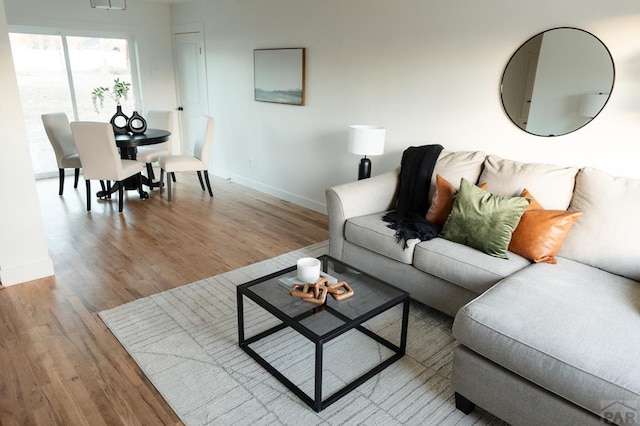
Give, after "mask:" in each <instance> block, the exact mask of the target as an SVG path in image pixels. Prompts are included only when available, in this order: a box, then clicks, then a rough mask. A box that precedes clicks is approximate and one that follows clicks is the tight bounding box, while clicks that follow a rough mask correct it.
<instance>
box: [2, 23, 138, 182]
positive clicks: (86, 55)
mask: <svg viewBox="0 0 640 426" xmlns="http://www.w3.org/2000/svg"><path fill="white" fill-rule="evenodd" d="M9 36H10V41H11V49H12V52H13V60H14V65H15V69H16V75H17V78H18V87H19V90H20V98H21V102H22V109H23V113H24V119H25V125H26V128H27V139H28V141H29V147H30V150H31V157H32V161H33V168H34V172H35V174H36V177H45V176H51V175H52V172H56V171H57V168H58V167H57V165H56V159H55V155H54V153H53V149H52V148H51V144H50V143H49V140H48V139H47V135H46V133H45V131H44V127H43V125H42V119H41V118H40V116H41V115H42V114H44V113H48V112H64V113H66V114H67V116H68V117H69V121H74V120H95V121H105V122H106V121H109V120H110V119H111V116H112V115H113V114H114V113H115V109H116V105H115V102H114V101H112V100H111V99H108V98H106V99H105V102H104V108H102V109H100V110H99V111H98V112H96V111H95V110H94V107H93V102H92V100H91V91H92V90H93V88H94V87H96V86H106V87H111V86H112V85H113V81H114V79H116V78H119V79H120V80H123V81H126V82H129V83H132V90H131V91H130V92H129V96H128V99H127V100H124V101H122V102H121V103H122V108H123V110H124V111H125V113H126V112H129V113H131V112H133V110H134V109H135V96H134V93H136V91H135V89H136V88H135V84H133V83H134V79H133V77H132V72H131V62H130V52H129V42H128V40H127V39H126V38H101V37H79V36H67V35H60V34H31V33H17V32H11V33H10V34H9ZM99 106H100V105H99V104H98V107H99Z"/></svg>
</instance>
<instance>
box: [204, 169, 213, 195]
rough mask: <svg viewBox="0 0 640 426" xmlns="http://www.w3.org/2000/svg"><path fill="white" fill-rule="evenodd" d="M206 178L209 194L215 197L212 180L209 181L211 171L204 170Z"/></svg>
mask: <svg viewBox="0 0 640 426" xmlns="http://www.w3.org/2000/svg"><path fill="white" fill-rule="evenodd" d="M204 180H205V182H207V189H208V190H209V196H210V197H213V191H212V190H211V182H209V171H208V170H205V171H204Z"/></svg>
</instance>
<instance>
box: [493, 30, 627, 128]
mask: <svg viewBox="0 0 640 426" xmlns="http://www.w3.org/2000/svg"><path fill="white" fill-rule="evenodd" d="M614 79H615V67H614V64H613V58H612V57H611V53H610V52H609V49H607V47H606V46H605V45H604V43H602V41H600V39H599V38H597V37H596V36H594V35H593V34H591V33H589V32H587V31H584V30H581V29H578V28H569V27H561V28H553V29H550V30H547V31H543V32H541V33H540V34H536V35H535V36H533V37H531V38H530V39H529V40H527V41H526V42H525V43H524V44H523V45H522V46H520V47H519V48H518V50H516V52H515V53H514V54H513V56H512V57H511V59H510V60H509V62H508V63H507V66H506V67H505V70H504V73H503V74H502V83H501V87H500V94H501V99H502V106H503V107H504V110H505V112H506V114H507V115H508V116H509V118H510V119H511V121H512V122H513V123H514V124H515V125H516V126H518V127H519V128H521V129H522V130H524V131H526V132H528V133H531V134H532V135H537V136H560V135H565V134H567V133H571V132H573V131H575V130H577V129H579V128H581V127H583V126H584V125H586V124H587V123H589V122H590V121H591V120H593V118H594V117H595V116H596V115H598V114H599V113H600V111H601V110H602V108H604V106H605V104H606V103H607V101H608V100H609V96H610V95H611V91H612V90H613V82H614Z"/></svg>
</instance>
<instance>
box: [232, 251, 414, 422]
mask: <svg viewBox="0 0 640 426" xmlns="http://www.w3.org/2000/svg"><path fill="white" fill-rule="evenodd" d="M318 259H320V260H321V261H322V270H323V271H325V272H326V271H327V265H328V262H329V261H331V262H333V263H334V265H340V266H342V267H345V268H348V269H351V270H353V271H357V272H358V273H360V274H362V275H364V276H366V277H368V278H369V279H372V280H375V281H377V282H378V283H379V284H381V285H383V286H388V287H390V288H393V289H395V290H397V291H398V296H397V297H394V298H392V299H390V300H388V301H386V302H385V303H382V304H380V305H379V306H377V307H375V308H374V309H371V310H369V311H368V312H366V313H364V314H362V315H360V316H358V317H357V318H353V319H351V318H348V317H347V316H345V315H343V314H342V313H340V312H338V311H336V310H335V309H333V308H331V307H330V306H327V304H326V302H325V304H323V305H319V306H318V305H312V304H311V303H309V302H305V303H309V305H310V307H309V310H308V311H307V312H305V313H303V314H301V315H298V316H296V317H293V318H291V317H290V316H289V315H287V314H286V313H284V312H282V311H281V310H280V309H278V308H277V307H276V306H273V305H272V304H271V303H269V302H268V301H266V300H265V299H264V298H262V297H260V296H259V295H258V294H256V293H254V292H252V291H251V287H252V286H254V285H256V284H260V283H263V282H265V281H268V280H271V279H274V278H277V277H279V276H284V275H285V274H288V273H291V272H292V271H294V270H295V269H296V267H295V266H292V267H289V268H287V269H283V270H281V271H278V272H275V273H272V274H269V275H267V276H264V277H262V278H258V279H255V280H253V281H250V282H248V283H246V284H242V285H240V286H238V287H237V290H236V296H237V304H238V341H239V346H240V347H241V348H242V349H243V350H244V351H245V352H246V353H247V354H249V356H251V358H253V359H254V360H255V361H257V362H258V363H259V364H260V365H261V366H262V367H263V368H265V369H266V370H267V371H268V372H269V373H271V374H272V375H273V376H274V377H275V378H276V379H278V380H279V381H280V382H281V383H282V384H283V385H285V386H286V387H287V388H288V389H289V390H291V391H292V392H293V393H294V394H296V395H297V396H298V397H299V398H300V399H301V400H302V401H304V402H305V403H306V404H307V405H309V406H310V407H311V408H313V409H314V410H315V411H316V412H320V411H321V410H323V409H324V408H326V407H327V406H329V405H330V404H332V403H334V402H335V401H337V400H338V399H340V398H342V397H343V396H344V395H346V394H347V393H349V392H351V391H352V390H353V389H355V388H356V387H358V386H359V385H361V384H362V383H364V382H365V381H367V380H369V379H370V378H371V377H373V376H374V375H376V374H378V373H379V372H381V371H382V370H384V369H385V368H387V367H388V366H389V365H391V364H393V363H394V362H395V361H397V360H398V359H400V358H402V357H403V356H404V354H405V350H406V346H407V325H408V322H409V306H410V300H411V299H410V295H409V293H407V292H405V291H403V290H401V289H398V288H397V287H395V286H393V285H391V284H388V283H386V282H384V281H381V280H380V279H377V278H375V277H373V276H371V275H368V274H367V273H366V272H364V271H361V270H359V269H357V268H354V267H352V266H350V265H348V264H346V263H344V262H341V261H339V260H337V259H334V258H332V257H330V256H328V255H324V256H320V257H319V258H318ZM244 297H247V298H249V299H250V300H252V301H254V302H255V303H256V304H257V305H258V306H260V307H261V308H263V309H265V310H266V311H268V312H269V313H271V314H272V315H273V316H275V317H276V318H278V319H279V320H280V321H282V322H281V323H280V324H278V325H276V326H274V327H272V328H270V329H268V330H265V331H263V332H261V333H258V334H256V335H255V336H252V337H249V338H245V333H244V331H245V330H244V303H243V299H244ZM288 297H290V296H288ZM328 297H330V296H328ZM353 297H358V294H357V293H356V294H355V295H354V296H353ZM399 304H402V305H403V308H402V326H401V334H400V346H397V345H395V344H394V343H392V342H390V341H388V340H386V339H384V338H383V337H381V336H379V335H377V334H376V333H374V332H372V331H371V330H368V329H367V328H365V327H363V326H362V324H363V323H365V322H366V321H368V320H370V319H372V318H374V317H376V316H377V315H380V314H382V313H383V312H385V311H387V310H389V309H391V308H393V307H394V306H397V305H399ZM320 311H326V312H328V313H330V314H332V315H334V316H336V317H338V318H340V319H341V320H342V321H344V324H343V325H341V326H339V327H336V328H334V329H332V330H331V331H329V332H327V333H325V334H323V335H317V334H316V333H314V332H312V331H310V330H309V329H308V328H306V327H305V326H303V325H302V324H300V321H301V320H303V319H305V318H307V317H309V316H312V315H314V314H316V313H317V312H320ZM287 327H291V328H292V329H294V330H295V331H297V332H298V333H300V334H301V335H302V336H304V337H306V338H307V339H308V340H310V341H311V342H312V343H313V344H314V345H315V385H314V398H311V397H309V396H308V395H307V394H306V393H305V392H304V391H303V390H302V389H300V388H299V387H298V386H297V385H295V384H294V383H293V382H292V381H291V380H289V379H288V378H287V377H285V376H284V375H283V374H282V373H281V372H280V371H278V370H277V369H276V368H275V367H273V366H272V365H271V364H269V362H268V361H267V360H265V359H264V358H263V357H262V356H260V355H259V354H258V353H257V352H255V351H254V350H253V349H252V348H251V347H250V346H249V345H251V344H252V343H255V342H257V341H259V340H261V339H263V338H265V337H267V336H270V335H272V334H274V333H277V332H278V331H281V330H283V329H285V328H287ZM353 329H355V330H358V331H360V332H361V333H364V334H365V335H366V336H368V337H370V338H371V339H374V340H375V341H377V342H379V343H380V344H382V345H384V346H386V347H387V348H389V349H390V350H391V351H393V352H394V353H395V354H394V355H392V356H391V357H389V358H387V359H386V360H384V361H382V362H381V363H379V364H378V365H376V366H375V367H373V368H371V369H370V370H369V371H367V372H365V373H364V374H362V375H361V376H359V377H358V378H356V379H355V380H353V381H352V382H350V383H348V384H347V385H346V386H344V387H342V388H341V389H339V390H337V391H336V392H335V393H333V394H332V395H330V396H328V397H327V398H326V399H324V400H323V399H322V366H323V359H322V355H323V346H324V344H325V343H327V342H329V341H331V340H332V339H335V338H336V337H338V336H340V335H342V334H344V333H346V332H347V331H349V330H353Z"/></svg>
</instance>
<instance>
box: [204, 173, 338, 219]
mask: <svg viewBox="0 0 640 426" xmlns="http://www.w3.org/2000/svg"><path fill="white" fill-rule="evenodd" d="M209 173H211V174H213V175H215V176H218V177H220V178H222V179H229V180H231V181H233V182H236V183H238V184H240V185H242V186H246V187H248V188H251V189H255V190H257V191H260V192H264V193H265V194H269V195H273V196H274V197H278V198H280V199H281V200H285V201H289V202H291V203H293V204H297V205H299V206H302V207H306V208H308V209H311V210H314V211H317V212H318V213H322V214H327V205H326V204H322V203H318V202H317V201H314V200H310V199H308V198H304V197H300V196H298V195H296V194H292V193H290V192H287V191H282V190H280V189H278V188H275V187H273V186H269V185H265V184H263V183H261V182H258V181H256V180H253V179H248V178H246V177H244V176H239V175H236V174H234V173H230V172H226V171H224V170H216V171H215V172H211V170H210V171H209Z"/></svg>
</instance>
